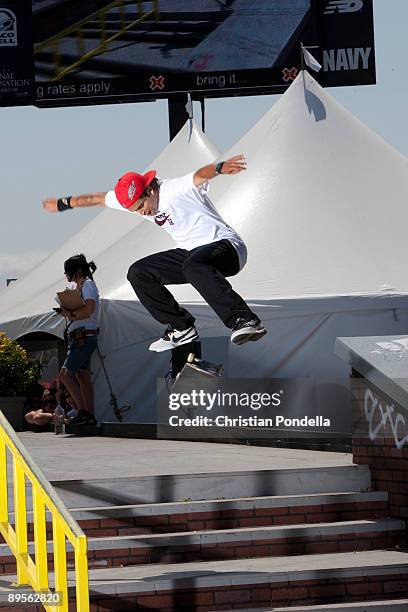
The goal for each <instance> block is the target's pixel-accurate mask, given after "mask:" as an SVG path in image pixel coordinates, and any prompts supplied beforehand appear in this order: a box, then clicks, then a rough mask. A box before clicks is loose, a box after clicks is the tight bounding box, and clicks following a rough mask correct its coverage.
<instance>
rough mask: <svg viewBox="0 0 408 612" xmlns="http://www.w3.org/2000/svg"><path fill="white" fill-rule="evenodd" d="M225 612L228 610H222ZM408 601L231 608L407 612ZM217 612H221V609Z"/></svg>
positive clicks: (265, 611)
mask: <svg viewBox="0 0 408 612" xmlns="http://www.w3.org/2000/svg"><path fill="white" fill-rule="evenodd" d="M222 610H223V611H225V610H226V608H222ZM407 610H408V599H390V600H386V601H384V600H383V601H365V602H364V601H363V602H362V601H359V602H351V603H342V604H339V603H337V604H325V605H323V606H295V607H291V608H289V609H288V608H287V607H286V608H245V609H244V608H230V612H232V611H233V612H407ZM216 612H221V608H219V609H218V611H216Z"/></svg>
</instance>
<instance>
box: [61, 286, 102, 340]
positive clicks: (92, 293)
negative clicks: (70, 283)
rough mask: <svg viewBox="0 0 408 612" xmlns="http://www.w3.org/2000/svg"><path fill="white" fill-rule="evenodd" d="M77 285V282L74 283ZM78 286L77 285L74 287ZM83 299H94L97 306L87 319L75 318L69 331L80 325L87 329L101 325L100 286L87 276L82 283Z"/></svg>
mask: <svg viewBox="0 0 408 612" xmlns="http://www.w3.org/2000/svg"><path fill="white" fill-rule="evenodd" d="M74 285H75V283H74ZM76 288H77V287H76V286H75V287H74V289H76ZM81 295H82V299H83V300H84V301H85V300H94V302H95V308H94V311H93V313H92V314H91V316H90V317H88V318H87V319H80V320H78V321H75V320H73V321H72V323H71V325H70V326H69V331H70V332H71V331H73V330H74V329H77V328H78V327H85V329H96V328H97V327H98V325H99V313H100V308H101V306H100V302H99V292H98V287H97V286H96V285H95V283H94V282H93V280H91V279H90V278H87V279H86V280H85V281H84V284H83V285H82V291H81Z"/></svg>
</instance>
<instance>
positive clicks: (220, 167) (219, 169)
mask: <svg viewBox="0 0 408 612" xmlns="http://www.w3.org/2000/svg"><path fill="white" fill-rule="evenodd" d="M224 164H225V162H223V161H221V162H218V164H215V173H216V174H221V170H222V167H223V165H224Z"/></svg>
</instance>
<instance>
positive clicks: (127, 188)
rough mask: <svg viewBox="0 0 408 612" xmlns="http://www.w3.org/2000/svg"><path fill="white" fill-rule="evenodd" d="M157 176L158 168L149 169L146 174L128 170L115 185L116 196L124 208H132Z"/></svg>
mask: <svg viewBox="0 0 408 612" xmlns="http://www.w3.org/2000/svg"><path fill="white" fill-rule="evenodd" d="M155 176H156V170H149V172H146V174H137V172H126V174H124V175H123V176H121V177H120V179H119V180H118V182H117V183H116V185H115V189H114V191H115V195H116V198H117V200H118V202H119V204H121V205H122V206H123V207H124V208H130V207H131V206H132V204H134V203H135V202H136V200H138V199H139V198H140V196H141V195H142V193H143V192H144V190H145V189H146V187H147V186H148V185H150V183H151V182H152V180H153V179H154V177H155Z"/></svg>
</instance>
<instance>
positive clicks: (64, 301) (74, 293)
mask: <svg viewBox="0 0 408 612" xmlns="http://www.w3.org/2000/svg"><path fill="white" fill-rule="evenodd" d="M57 297H58V300H59V303H60V304H61V306H62V308H65V309H66V310H70V311H72V310H77V309H78V308H82V306H85V302H84V300H83V299H82V296H81V294H80V292H79V291H78V289H65V291H60V292H59V293H57Z"/></svg>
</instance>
